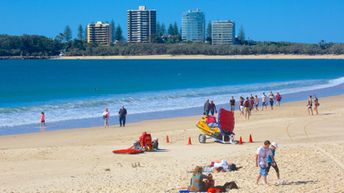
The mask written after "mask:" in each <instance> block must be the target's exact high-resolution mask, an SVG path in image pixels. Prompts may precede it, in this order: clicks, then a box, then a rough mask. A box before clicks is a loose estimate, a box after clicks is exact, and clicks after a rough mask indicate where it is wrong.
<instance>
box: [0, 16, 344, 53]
mask: <svg viewBox="0 0 344 193" xmlns="http://www.w3.org/2000/svg"><path fill="white" fill-rule="evenodd" d="M110 25H111V26H112V29H113V30H112V34H111V35H112V39H113V40H114V41H115V42H116V44H113V45H111V46H101V45H97V44H89V43H87V42H86V37H87V33H86V29H85V28H84V27H83V26H82V25H79V26H78V28H77V35H76V36H75V38H73V34H72V29H71V28H70V27H69V26H66V27H65V29H64V31H63V32H61V33H59V34H58V35H57V36H56V37H55V38H48V37H45V36H40V35H22V36H11V35H0V57H12V56H16V57H17V56H19V57H29V56H58V55H59V54H60V53H63V54H64V55H66V56H109V55H164V54H166V55H255V54H263V55H264V54H296V55H302V54H306V55H316V54H320V55H322V54H336V55H338V54H344V44H343V43H328V42H326V41H324V40H322V41H320V42H319V43H318V44H303V43H290V42H252V41H247V40H245V32H244V29H243V27H242V26H241V27H240V30H239V33H238V37H237V38H236V39H237V41H236V43H237V44H236V45H216V46H215V45H211V35H210V34H211V24H210V23H209V24H208V27H207V33H206V42H207V43H192V42H183V41H182V38H181V31H180V28H179V27H178V25H177V23H176V22H174V23H171V24H169V25H168V26H166V25H165V24H164V23H159V22H157V26H156V29H157V30H156V34H155V35H154V37H153V38H152V39H153V42H152V43H141V44H140V43H136V44H135V43H126V42H125V41H124V40H125V39H124V37H123V34H122V28H121V26H120V25H117V26H116V25H115V23H114V21H112V22H111V23H110Z"/></svg>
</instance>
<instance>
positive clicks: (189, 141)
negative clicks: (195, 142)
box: [188, 137, 192, 145]
mask: <svg viewBox="0 0 344 193" xmlns="http://www.w3.org/2000/svg"><path fill="white" fill-rule="evenodd" d="M188 145H192V144H191V137H189V140H188Z"/></svg>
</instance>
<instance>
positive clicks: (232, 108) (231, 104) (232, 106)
mask: <svg viewBox="0 0 344 193" xmlns="http://www.w3.org/2000/svg"><path fill="white" fill-rule="evenodd" d="M229 105H230V107H231V111H235V99H234V97H233V96H232V98H231V100H229Z"/></svg>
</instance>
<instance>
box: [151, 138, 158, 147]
mask: <svg viewBox="0 0 344 193" xmlns="http://www.w3.org/2000/svg"><path fill="white" fill-rule="evenodd" d="M152 147H153V149H154V150H158V149H159V141H158V138H153V141H152Z"/></svg>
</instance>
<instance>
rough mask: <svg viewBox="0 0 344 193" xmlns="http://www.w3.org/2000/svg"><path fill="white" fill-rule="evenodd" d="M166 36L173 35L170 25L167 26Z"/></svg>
mask: <svg viewBox="0 0 344 193" xmlns="http://www.w3.org/2000/svg"><path fill="white" fill-rule="evenodd" d="M167 33H168V35H170V36H173V35H174V31H173V25H172V24H171V23H170V25H168V30H167Z"/></svg>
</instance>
